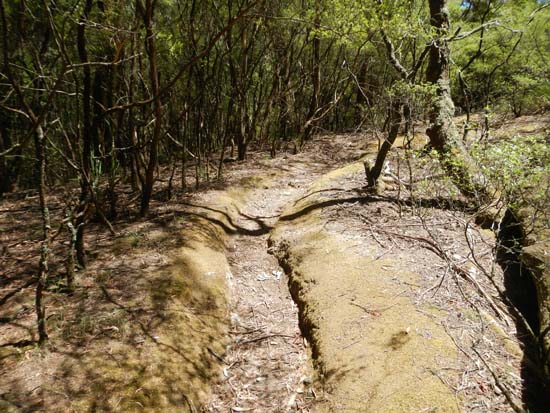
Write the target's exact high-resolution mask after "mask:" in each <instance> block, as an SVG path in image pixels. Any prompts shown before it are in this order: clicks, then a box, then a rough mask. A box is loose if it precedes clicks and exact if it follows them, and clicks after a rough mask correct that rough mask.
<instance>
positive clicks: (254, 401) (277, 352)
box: [205, 137, 364, 412]
mask: <svg viewBox="0 0 550 413" xmlns="http://www.w3.org/2000/svg"><path fill="white" fill-rule="evenodd" d="M356 138H357V139H351V140H350V142H349V143H348V144H347V145H346V146H344V147H340V148H336V147H335V146H334V142H333V140H332V138H329V139H325V140H322V139H320V140H318V141H317V142H316V145H317V146H318V148H317V149H318V151H317V152H316V153H315V154H312V153H309V154H298V155H295V156H292V157H291V158H290V159H289V158H287V157H286V156H284V157H282V158H279V159H275V160H270V161H265V162H264V161H261V160H260V161H258V162H257V166H258V167H259V169H258V171H257V174H256V175H252V177H251V176H250V175H247V176H245V177H244V179H243V182H244V186H245V187H246V189H245V190H244V191H245V192H246V194H244V195H243V197H244V198H245V201H244V202H243V203H242V204H241V205H235V210H236V211H237V212H236V215H237V216H232V217H231V218H232V224H233V226H234V227H235V231H234V234H233V235H232V237H231V238H230V240H229V243H228V261H229V263H230V265H231V274H230V275H229V276H228V278H229V280H228V284H229V289H230V294H231V302H232V306H231V330H230V335H231V337H230V340H231V344H230V346H229V348H228V350H227V352H226V354H225V355H224V357H223V362H224V368H223V377H222V380H221V382H220V383H219V384H218V385H217V386H215V388H214V392H213V398H212V399H211V402H210V403H209V404H208V405H207V406H206V409H205V410H206V411H209V412H222V411H223V412H228V411H234V412H244V411H246V412H249V411H250V412H253V411H255V412H294V411H304V412H307V411H310V408H311V406H312V404H313V402H314V401H315V390H314V389H313V387H312V385H311V384H312V376H314V374H313V369H312V366H311V360H310V358H309V355H308V348H307V347H306V346H307V343H306V341H305V340H304V338H303V336H302V334H301V332H300V328H299V325H298V308H297V306H296V304H295V303H294V301H293V299H292V297H291V295H290V292H289V288H288V277H287V275H286V274H285V273H284V271H283V269H282V268H281V267H280V266H279V263H278V261H277V259H276V258H275V257H274V256H272V255H271V254H270V251H269V247H268V238H269V236H270V233H271V230H272V229H273V227H274V226H275V224H276V223H277V222H278V220H279V217H280V216H281V214H282V213H283V210H284V209H285V208H286V207H287V206H288V205H289V204H291V203H293V201H295V200H296V199H299V198H300V196H302V194H304V192H305V191H306V190H307V188H308V186H309V184H310V183H311V182H313V181H314V180H315V179H316V178H318V177H319V176H321V175H322V174H324V173H327V172H328V171H330V170H331V169H333V168H335V167H338V166H340V165H342V164H344V163H346V162H349V161H350V160H351V159H356V158H357V157H358V156H359V155H360V154H361V152H362V150H363V145H364V143H363V142H362V140H361V139H360V137H356ZM266 167H267V169H266ZM234 189H235V188H234ZM236 189H237V192H239V188H238V186H237V188H236ZM232 215H234V214H232Z"/></svg>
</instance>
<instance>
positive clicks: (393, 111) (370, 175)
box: [365, 101, 403, 188]
mask: <svg viewBox="0 0 550 413" xmlns="http://www.w3.org/2000/svg"><path fill="white" fill-rule="evenodd" d="M402 107H403V104H402V103H401V102H399V101H395V102H392V104H391V106H390V113H389V122H390V130H389V132H388V137H387V138H386V139H384V142H383V143H382V146H381V147H380V150H379V151H378V154H377V155H376V162H375V163H374V165H373V166H372V167H370V166H369V165H368V164H367V163H365V172H366V174H367V180H368V185H369V187H371V188H374V187H375V186H376V181H377V180H378V178H379V177H380V173H381V172H382V167H383V166H384V161H385V160H386V156H387V155H388V152H389V151H390V149H391V147H392V146H393V144H394V142H395V139H396V138H397V135H398V133H399V128H400V127H401V122H402V120H403V116H402V115H401V109H402Z"/></svg>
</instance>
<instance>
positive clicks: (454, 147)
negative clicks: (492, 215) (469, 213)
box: [426, 0, 493, 205]
mask: <svg viewBox="0 0 550 413" xmlns="http://www.w3.org/2000/svg"><path fill="white" fill-rule="evenodd" d="M447 3H448V1H447V0H429V5H430V23H431V25H432V27H433V28H434V29H435V33H436V39H435V40H434V41H433V42H432V46H431V48H430V52H429V61H428V67H427V69H426V80H427V81H428V82H429V83H432V84H433V85H435V87H436V90H435V97H434V99H433V103H432V106H431V109H430V126H429V128H428V129H427V130H426V133H427V134H428V136H429V138H430V144H431V146H432V147H433V148H434V149H435V150H436V151H437V153H438V154H439V157H440V161H441V163H442V165H443V167H444V169H445V170H446V172H447V174H448V175H449V177H450V178H451V180H452V181H453V183H454V184H455V185H456V186H457V187H458V189H459V190H460V192H461V193H462V194H463V195H465V196H466V197H468V198H470V199H474V200H475V201H476V204H478V205H481V204H483V203H486V202H488V201H491V200H492V198H493V194H491V191H490V190H489V189H488V187H487V181H486V179H485V178H484V176H483V174H481V172H480V170H479V168H477V166H476V164H475V162H474V161H473V159H472V158H471V157H470V155H469V154H468V151H467V150H466V147H465V143H464V141H463V140H462V136H461V134H460V133H459V132H458V129H457V128H456V125H455V123H454V120H453V116H454V111H455V107H454V103H453V100H452V98H451V86H450V82H449V63H450V48H449V43H448V41H447V39H446V37H447V35H448V33H449V26H450V22H449V10H448V7H447Z"/></svg>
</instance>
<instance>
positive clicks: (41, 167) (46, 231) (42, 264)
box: [35, 125, 51, 345]
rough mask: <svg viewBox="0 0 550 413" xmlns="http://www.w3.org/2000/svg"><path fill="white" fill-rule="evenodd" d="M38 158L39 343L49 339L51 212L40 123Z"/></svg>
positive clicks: (36, 302) (37, 306) (37, 289)
mask: <svg viewBox="0 0 550 413" xmlns="http://www.w3.org/2000/svg"><path fill="white" fill-rule="evenodd" d="M35 144H36V158H37V164H38V174H39V186H38V194H39V196H38V198H39V201H40V211H41V213H42V242H41V245H40V261H39V263H38V283H37V286H36V294H35V309H36V320H37V324H38V343H39V344H40V345H42V344H44V343H45V342H46V341H47V340H48V333H47V331H46V306H45V305H44V290H45V289H46V286H47V282H48V259H49V255H50V228H51V225H50V213H49V210H48V204H47V202H46V150H45V143H44V131H43V129H42V126H40V125H38V126H37V128H36V132H35Z"/></svg>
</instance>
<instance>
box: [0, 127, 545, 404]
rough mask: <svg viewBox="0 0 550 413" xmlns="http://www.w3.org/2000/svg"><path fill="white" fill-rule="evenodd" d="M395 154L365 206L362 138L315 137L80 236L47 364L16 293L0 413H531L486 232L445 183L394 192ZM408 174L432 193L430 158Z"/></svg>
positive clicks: (525, 368) (518, 340)
mask: <svg viewBox="0 0 550 413" xmlns="http://www.w3.org/2000/svg"><path fill="white" fill-rule="evenodd" d="M401 143H402V142H397V145H396V148H395V151H394V153H392V155H391V156H390V158H389V160H388V173H385V174H384V176H383V179H384V182H385V185H386V189H385V191H384V193H383V194H381V195H376V194H372V193H369V192H366V191H365V188H364V186H365V178H364V170H363V164H362V162H361V161H360V160H361V159H363V157H364V156H372V155H373V154H374V153H375V150H376V147H375V146H376V142H375V140H370V141H369V140H368V139H366V138H365V136H364V135H342V136H339V135H329V136H326V135H325V136H317V137H315V138H314V139H313V140H312V141H311V142H308V144H307V145H306V147H305V148H304V150H303V151H302V152H301V153H299V154H295V155H291V154H288V153H284V152H281V153H280V154H279V156H277V157H275V158H270V157H269V156H268V155H267V154H266V153H263V152H256V153H252V154H251V159H249V160H248V161H247V162H246V163H239V162H235V163H231V164H230V165H229V166H228V168H227V171H226V172H225V177H226V179H225V180H224V182H223V183H221V184H214V185H209V186H208V187H206V188H203V189H202V190H199V191H196V192H194V193H190V194H189V193H188V194H185V195H184V196H182V197H174V198H172V199H171V200H169V201H165V200H164V199H163V198H162V197H160V196H159V197H158V198H157V199H155V200H154V202H153V205H152V206H153V208H154V215H152V216H151V217H150V218H148V219H145V220H129V221H128V222H123V221H121V222H119V223H118V224H117V229H119V231H120V233H119V235H118V236H117V237H115V238H112V237H109V236H108V235H107V234H105V233H104V231H102V229H101V228H97V232H96V233H95V234H96V237H95V241H94V243H93V244H92V246H91V249H93V251H94V253H95V257H94V258H95V259H94V261H93V262H92V263H91V265H90V266H89V268H88V269H87V270H86V271H85V272H82V273H81V274H79V288H78V289H77V290H76V292H75V294H74V295H73V296H69V297H65V296H64V295H60V294H58V293H52V294H51V295H50V300H51V303H52V304H50V305H51V307H52V310H51V314H52V316H51V318H50V321H49V326H50V331H51V339H50V340H51V342H52V343H53V344H52V346H51V347H49V350H48V351H47V352H42V351H41V350H40V349H38V348H35V347H32V345H30V344H25V343H27V341H25V340H28V338H27V337H30V338H31V340H32V339H33V336H32V331H31V330H30V329H28V328H27V329H22V328H21V326H23V327H24V326H25V325H32V323H33V322H34V318H33V314H32V311H31V310H32V305H31V304H30V303H32V298H33V297H32V290H31V289H24V288H23V290H22V291H21V292H19V293H18V295H16V296H15V298H16V299H11V301H9V302H8V304H9V306H8V307H9V308H8V307H6V308H5V309H4V310H7V311H8V312H9V313H7V315H8V316H9V317H12V318H13V320H16V321H17V324H15V323H11V322H10V323H6V324H5V325H4V326H3V327H4V329H3V334H4V336H3V338H4V341H5V342H12V343H18V342H20V343H23V344H22V345H23V346H24V347H23V350H21V351H20V350H19V348H13V349H12V348H10V347H6V348H5V349H4V347H3V349H4V350H3V352H2V353H1V354H0V355H1V356H2V357H3V358H4V360H5V361H6V362H5V364H4V365H2V367H1V370H0V378H1V380H0V394H1V395H2V399H1V400H0V410H2V409H3V408H4V410H5V411H7V412H10V413H11V412H13V413H15V412H20V411H29V409H28V407H29V406H38V407H37V408H42V409H43V410H42V411H53V410H52V409H54V408H55V409H63V410H64V411H68V412H73V411H74V412H82V411H94V409H96V410H95V411H105V412H126V411H128V412H130V411H136V412H137V411H149V412H165V411H172V409H174V408H178V409H183V410H182V411H189V412H190V413H193V412H194V411H197V410H198V409H200V411H207V412H212V413H214V412H256V413H262V412H289V413H290V412H307V413H325V412H326V413H328V412H330V413H332V412H353V411H368V412H376V413H378V412H384V413H385V412H392V411H395V412H400V413H401V412H418V411H448V412H456V411H468V412H480V413H481V412H487V411H494V412H512V411H513V410H514V409H513V408H512V407H511V403H516V404H518V405H519V404H520V403H522V402H525V403H527V405H528V406H529V407H531V406H533V403H531V401H532V400H533V399H536V397H537V394H536V392H537V389H536V388H535V386H533V385H532V383H531V382H533V379H532V377H533V374H532V373H530V372H529V368H530V367H529V366H530V363H531V361H530V359H529V355H526V354H525V352H524V351H523V349H524V348H525V346H526V342H524V341H522V335H521V331H518V328H517V326H516V325H515V323H514V321H513V317H512V316H511V314H510V310H509V308H507V305H506V303H505V302H504V301H503V300H502V296H501V295H500V291H502V290H503V289H504V285H503V284H504V283H505V282H506V280H505V279H504V278H503V273H502V269H501V268H500V267H499V264H498V262H497V261H496V257H495V256H494V251H495V241H496V240H495V237H494V234H493V233H492V232H490V231H486V230H483V229H482V228H479V227H478V226H476V225H475V224H474V223H473V221H472V216H471V215H470V213H469V212H468V210H467V208H466V207H465V206H464V204H463V203H461V200H460V199H457V198H456V197H454V195H453V194H452V193H451V192H450V191H449V183H448V181H445V180H444V179H440V178H436V179H425V180H422V181H415V192H414V193H411V192H410V191H409V189H408V188H410V185H409V186H408V187H407V186H406V185H405V184H407V182H408V180H409V178H410V176H409V175H408V174H407V171H406V169H407V168H406V167H405V159H406V156H407V155H406V152H405V150H404V149H403V148H402V146H401ZM418 144H419V145H421V144H422V142H420V141H419V142H418ZM411 162H412V164H411V165H410V167H411V168H412V170H414V175H413V176H416V177H441V173H440V171H439V170H438V169H437V164H435V163H433V162H431V161H430V159H429V158H419V159H417V160H413V161H411ZM392 171H395V173H396V174H397V175H395V174H393V172H392ZM399 183H401V184H399ZM19 202H20V204H21V206H24V205H25V202H28V201H25V200H21V201H19ZM21 211H22V212H21V213H17V214H13V215H11V216H10V224H11V226H10V227H9V228H8V229H9V231H7V232H6V233H7V235H8V236H9V237H13V238H14V239H24V238H25V237H23V236H21V231H28V233H29V234H31V233H32V232H31V231H32V230H33V228H34V227H35V225H36V224H35V223H33V222H32V221H29V220H28V218H27V216H26V215H25V211H26V209H24V208H22V209H21ZM0 217H1V216H0ZM33 225H34V226H33ZM18 231H19V232H18ZM472 245H473V246H475V250H474V249H472V248H471V247H472ZM30 246H32V244H30ZM25 248H29V246H28V245H27V244H21V245H19V244H18V243H17V244H16V247H14V248H13V253H16V254H18V256H20V255H22V254H23V251H26V250H25ZM272 254H273V255H272ZM58 256H60V254H58ZM279 265H282V266H283V267H284V271H283V270H282V268H281V267H280V266H279ZM12 272H13V274H12V273H8V275H10V277H11V276H12V275H13V277H12V278H13V279H14V280H15V281H17V278H16V277H15V276H16V275H18V273H17V271H16V270H15V267H14V269H13V271H12ZM487 275H489V276H490V278H492V280H490V279H489V277H487ZM24 280H25V279H24V278H23V279H22V280H21V281H24ZM289 290H290V291H289ZM60 297H61V298H63V302H61V298H60ZM8 299H9V298H8ZM54 300H57V301H54ZM54 306H55V307H54ZM54 309H55V310H54ZM13 313H15V315H12V314H13ZM2 314H3V313H2ZM83 314H84V316H83ZM12 318H10V320H11V319H12ZM6 319H8V318H7V317H6ZM29 331H31V333H30V334H29ZM304 337H305V338H304ZM18 340H19V341H18ZM67 354H69V355H70V357H67ZM508 398H510V400H508ZM510 401H511V402H510ZM136 406H138V407H136ZM25 409H26V410H25ZM186 409H187V410H186ZM4 410H2V411H4ZM38 411H41V410H38ZM532 411H537V410H536V408H535V407H533V410H532Z"/></svg>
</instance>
